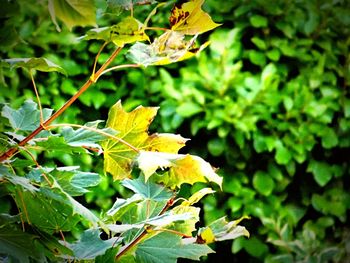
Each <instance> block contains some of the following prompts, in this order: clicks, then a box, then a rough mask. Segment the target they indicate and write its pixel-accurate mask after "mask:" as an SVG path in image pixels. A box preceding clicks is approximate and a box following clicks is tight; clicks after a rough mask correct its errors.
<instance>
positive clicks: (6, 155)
mask: <svg viewBox="0 0 350 263" xmlns="http://www.w3.org/2000/svg"><path fill="white" fill-rule="evenodd" d="M121 50H122V47H118V48H116V49H115V50H114V52H113V53H112V55H111V56H110V57H109V58H108V59H107V61H106V62H105V63H104V64H103V65H102V66H101V68H100V69H99V70H98V71H97V72H96V73H95V74H94V75H93V76H92V77H91V78H89V79H88V80H87V81H86V82H85V83H84V85H83V86H81V88H80V89H79V90H78V92H77V93H76V94H74V95H73V97H71V98H70V99H69V100H68V101H67V102H66V103H65V104H64V105H63V106H62V107H61V108H60V109H59V110H57V111H56V112H55V113H54V114H53V115H51V117H50V118H49V119H47V120H46V121H45V122H44V123H42V124H41V125H40V126H39V127H38V128H36V129H35V130H34V131H33V132H32V133H31V134H29V135H28V136H27V137H26V138H24V139H23V140H22V141H20V142H19V143H18V145H17V147H13V148H10V149H9V150H7V151H6V152H5V153H3V154H2V155H1V156H0V162H3V161H5V160H7V159H8V158H10V157H12V155H14V154H15V153H16V152H17V151H18V147H20V146H24V145H25V144H27V142H29V141H30V140H31V139H33V138H34V137H35V136H36V135H37V134H38V133H39V132H41V131H42V130H44V129H45V126H48V125H49V124H50V123H51V122H53V121H54V120H55V119H56V118H57V117H58V116H60V115H61V114H62V113H63V112H64V111H65V110H66V109H67V108H68V107H69V106H70V105H72V104H73V102H74V101H76V100H77V99H78V98H79V96H80V95H81V94H82V93H83V92H84V91H86V90H87V89H88V88H89V87H90V86H91V84H93V83H95V80H96V79H97V78H98V77H99V76H100V75H101V74H102V72H103V71H104V70H105V69H106V68H107V67H108V66H109V64H110V63H111V62H112V61H113V60H114V58H115V57H116V56H117V55H118V54H119V52H120V51H121Z"/></svg>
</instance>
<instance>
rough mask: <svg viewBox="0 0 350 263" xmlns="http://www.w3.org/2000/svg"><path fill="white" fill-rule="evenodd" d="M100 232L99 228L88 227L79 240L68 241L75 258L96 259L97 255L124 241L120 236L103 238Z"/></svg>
mask: <svg viewBox="0 0 350 263" xmlns="http://www.w3.org/2000/svg"><path fill="white" fill-rule="evenodd" d="M100 234H101V233H100V231H99V230H98V229H88V230H86V231H84V232H83V234H82V235H81V237H80V239H79V240H78V241H77V242H75V243H72V244H69V243H67V246H68V248H70V249H71V250H72V251H73V253H74V259H77V260H89V259H95V257H97V256H99V255H103V254H104V253H105V252H106V250H107V249H109V248H111V247H114V246H116V245H118V243H120V242H121V241H122V239H121V238H118V237H112V238H110V239H107V240H102V239H101V238H100ZM67 258H71V257H67Z"/></svg>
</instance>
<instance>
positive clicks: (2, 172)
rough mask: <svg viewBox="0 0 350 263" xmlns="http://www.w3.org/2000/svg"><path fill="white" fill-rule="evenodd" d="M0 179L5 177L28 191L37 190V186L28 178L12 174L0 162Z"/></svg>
mask: <svg viewBox="0 0 350 263" xmlns="http://www.w3.org/2000/svg"><path fill="white" fill-rule="evenodd" d="M0 179H1V180H3V179H5V180H7V181H9V182H11V183H12V184H14V185H19V186H21V187H23V189H26V190H27V191H30V192H35V191H38V188H36V187H35V186H33V185H32V184H31V183H30V180H29V179H28V178H26V177H22V176H17V175H14V174H12V173H11V172H10V170H9V169H8V168H7V167H6V166H4V165H1V164H0Z"/></svg>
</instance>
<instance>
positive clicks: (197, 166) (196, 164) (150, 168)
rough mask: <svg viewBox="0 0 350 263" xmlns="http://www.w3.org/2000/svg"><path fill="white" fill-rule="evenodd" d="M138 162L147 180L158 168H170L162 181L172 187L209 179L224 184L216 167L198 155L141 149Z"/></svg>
mask: <svg viewBox="0 0 350 263" xmlns="http://www.w3.org/2000/svg"><path fill="white" fill-rule="evenodd" d="M137 163H138V165H139V168H140V169H141V170H142V172H143V173H144V175H145V178H146V180H147V179H148V178H149V177H150V176H151V175H152V174H154V173H155V172H156V170H157V169H158V168H161V169H165V168H169V172H168V175H167V176H166V175H163V176H162V177H161V178H162V179H161V181H162V182H164V183H165V184H166V185H167V186H170V187H176V186H180V185H181V184H183V183H188V184H194V183H196V182H207V181H209V182H214V183H216V184H218V185H219V186H220V187H221V185H222V178H221V177H219V176H218V175H217V174H216V173H215V169H213V168H212V167H211V165H210V164H209V163H207V162H206V161H204V160H203V159H202V158H200V157H198V156H193V155H189V154H187V155H183V154H169V153H161V152H146V151H141V152H140V154H139V156H138V157H137Z"/></svg>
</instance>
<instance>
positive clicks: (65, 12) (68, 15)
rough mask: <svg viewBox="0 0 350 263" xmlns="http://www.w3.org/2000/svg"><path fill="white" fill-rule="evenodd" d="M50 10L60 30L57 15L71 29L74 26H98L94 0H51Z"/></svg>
mask: <svg viewBox="0 0 350 263" xmlns="http://www.w3.org/2000/svg"><path fill="white" fill-rule="evenodd" d="M49 11H50V15H51V18H52V21H53V23H54V24H55V25H56V28H57V30H58V31H60V27H59V26H58V23H57V20H56V17H58V18H59V19H60V20H62V21H63V22H64V23H65V25H66V26H67V27H68V29H69V30H72V28H73V27H74V26H96V11H95V3H94V1H93V0H79V1H77V0H49Z"/></svg>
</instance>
